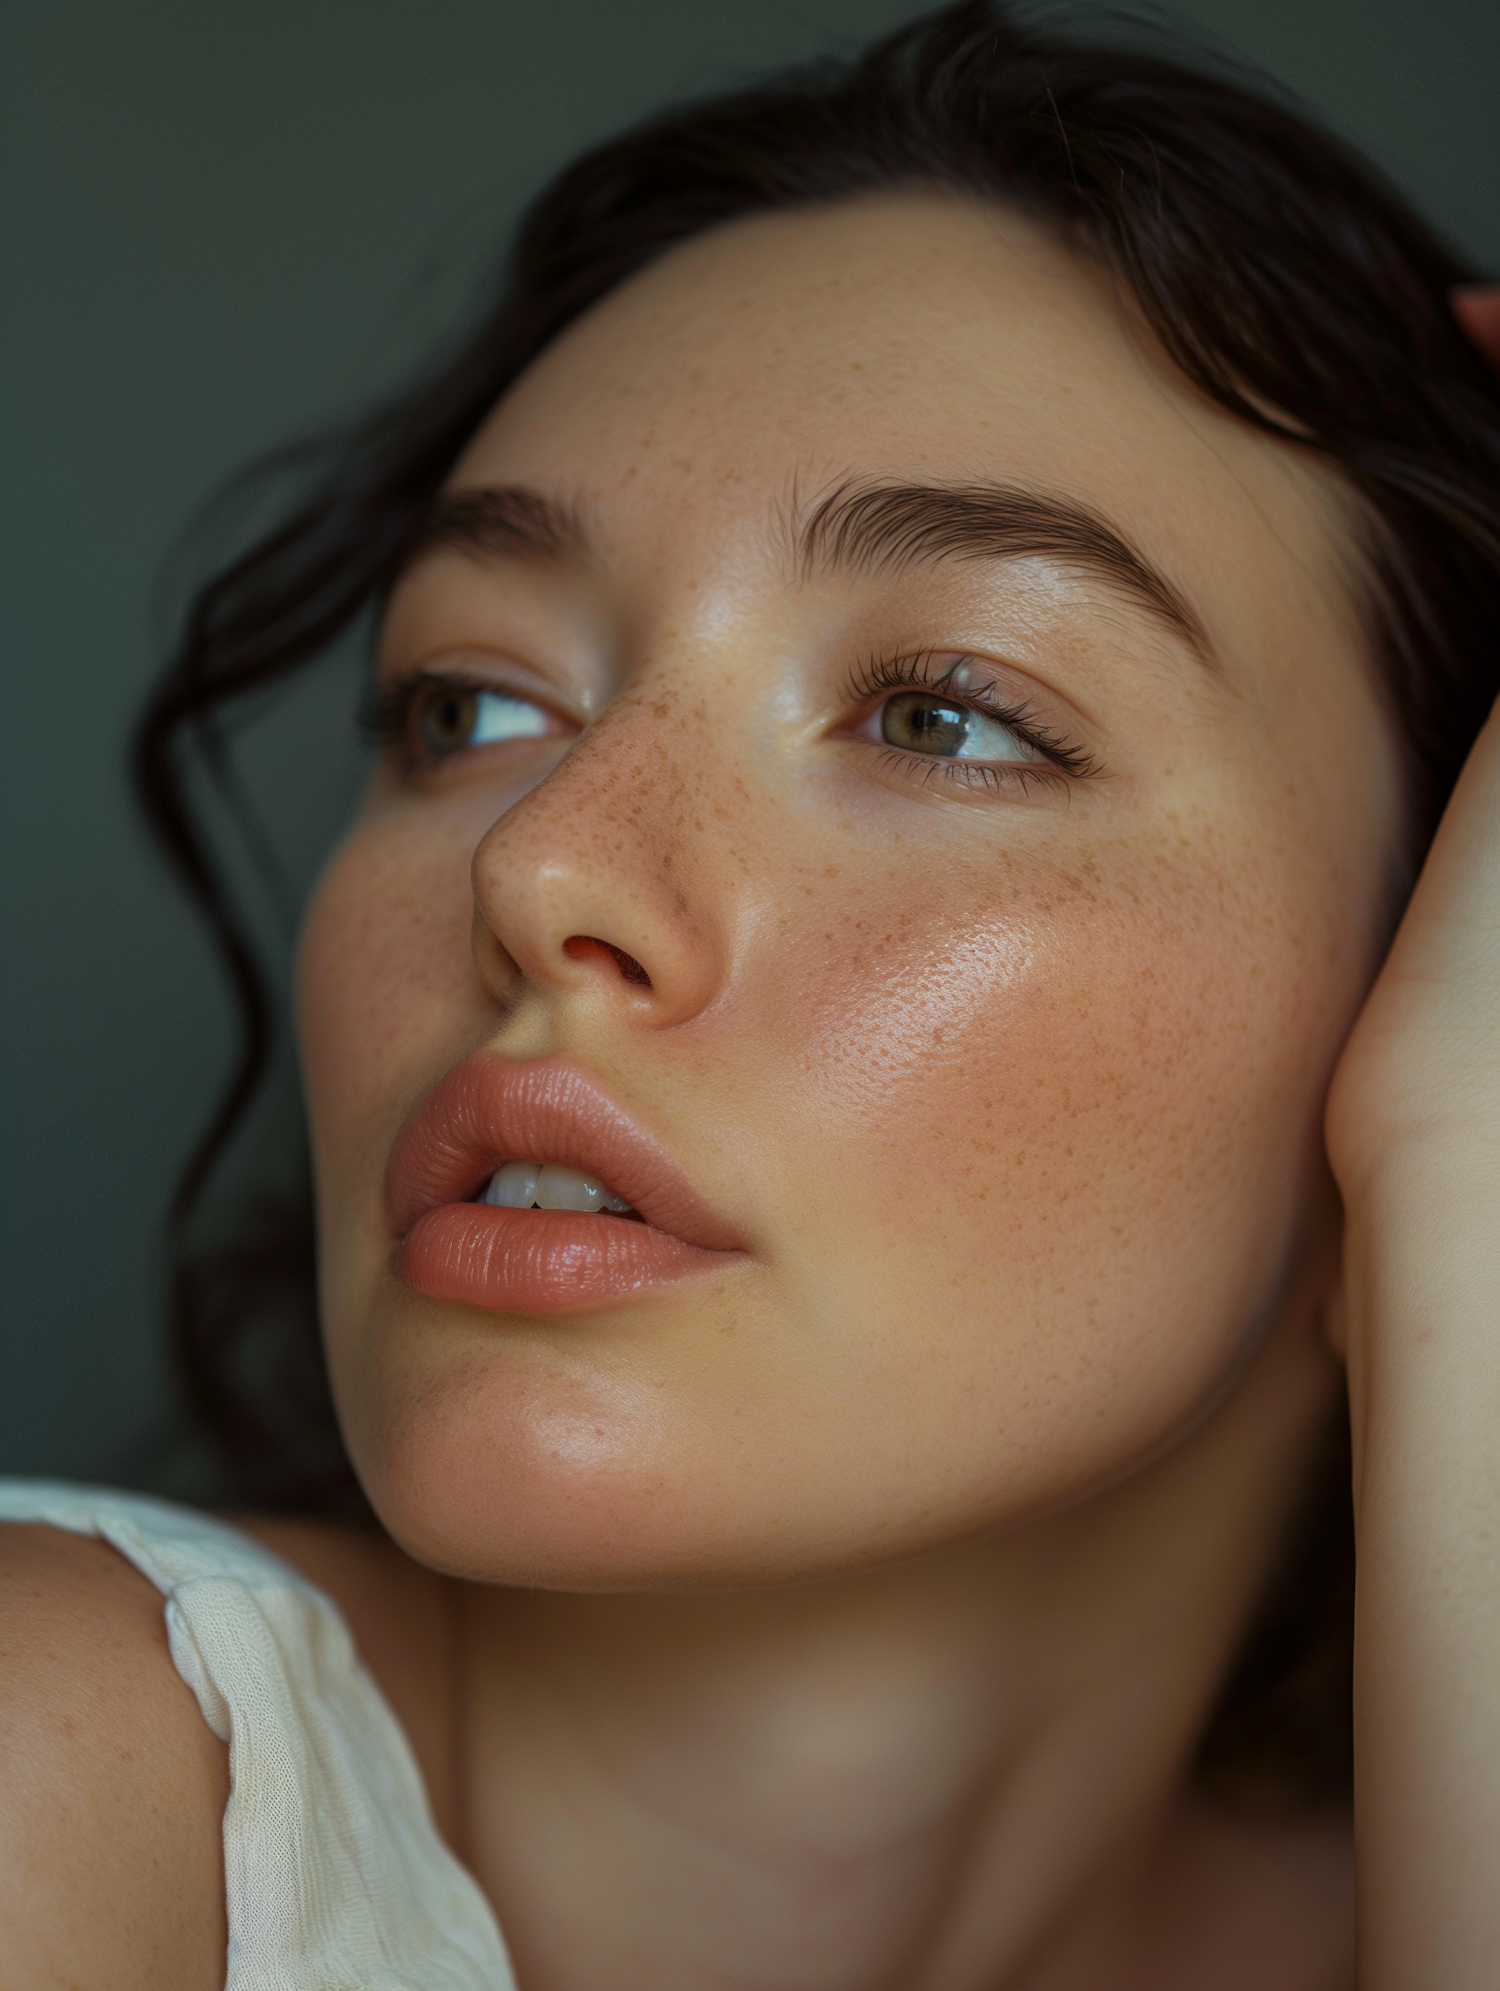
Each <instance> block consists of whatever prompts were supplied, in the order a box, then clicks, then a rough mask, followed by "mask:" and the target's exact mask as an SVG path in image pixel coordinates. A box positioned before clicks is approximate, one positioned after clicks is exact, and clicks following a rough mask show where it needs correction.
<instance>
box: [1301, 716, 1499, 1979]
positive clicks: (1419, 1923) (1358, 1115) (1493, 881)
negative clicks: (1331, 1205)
mask: <svg viewBox="0 0 1500 1991" xmlns="http://www.w3.org/2000/svg"><path fill="white" fill-rule="evenodd" d="M1329 1148H1330V1154H1331V1157H1332V1160H1333V1164H1334V1169H1335V1173H1336V1174H1337V1176H1338V1179H1339V1184H1340V1188H1341V1189H1342V1191H1343V1194H1344V1201H1345V1207H1346V1212H1347V1243H1346V1269H1347V1279H1346V1296H1345V1298H1346V1309H1347V1332H1348V1355H1349V1376H1350V1398H1351V1409H1352V1415H1353V1426H1354V1448H1355V1482H1354V1496H1355V1525H1356V1532H1357V1538H1358V1547H1359V1601H1358V1625H1357V1633H1356V1656H1355V1705H1356V1720H1355V1752H1356V1753H1355V1762H1356V1829H1357V1836H1358V1846H1359V1884H1360V1935H1361V1973H1360V1979H1359V1982H1360V1987H1361V1991H1488V1988H1489V1987H1492V1986H1493V1985H1494V1984H1495V1983H1496V1982H1497V1973H1500V1962H1497V1959H1500V717H1492V718H1491V720H1490V722H1489V724H1488V726H1487V727H1486V728H1485V730H1484V732H1483V734H1482V735H1481V737H1480V740H1479V742H1478V744H1477V746H1476V748H1475V750H1474V753H1473V755H1472V756H1471V759H1470V762H1469V765H1468V767H1467V768H1466V770H1465V772H1464V775H1463V778H1462V780H1461V782H1460V784H1459V786H1458V789H1457V790H1456V791H1455V794H1454V798H1453V801H1452V803H1451V805H1450V807H1449V810H1448V813H1447V815H1446V816H1445V818H1444V822H1443V825H1442V827H1441V830H1440V832H1439V835H1438V838H1437V841H1436V842H1435V844H1434V846H1433V850H1432V853H1431V856H1430V858H1429V860H1428V863H1427V865H1426V867H1425V868H1424V871H1423V875H1422V878H1421V881H1420V883H1419V885H1418V888H1417V891H1416V893H1415V895H1414V896H1413V899H1412V902H1411V905H1410V907H1409V909H1408V912H1407V915H1406V918H1405V919H1404V920H1403V922H1402V926H1401V930H1400V932H1399V934H1398V936H1397V939H1396V944H1395V946H1394V947H1393V949H1392V952H1391V955H1390V959H1389V961H1388V962H1387V964H1386V967H1385V969H1384V970H1383V972H1382V974H1381V976H1380V979H1379V981H1378V982H1377V984H1376V986H1375V989H1374V991H1373V992H1372V995H1371V998H1370V1001H1369V1003H1368V1005H1367V1007H1366V1009H1365V1011H1364V1014H1363V1015H1362V1016H1361V1018H1360V1021H1359V1024H1358V1026H1357V1027H1356V1029H1355V1032H1354V1034H1353V1036H1352V1037H1351V1039H1350V1042H1349V1046H1348V1049H1347V1051H1346V1053H1345V1056H1344V1059H1343V1061H1342V1063H1341V1065H1340V1068H1339V1072H1338V1075H1337V1077H1336V1080H1335V1084H1334V1089H1333V1094H1332V1098H1331V1101H1330V1108H1329Z"/></svg>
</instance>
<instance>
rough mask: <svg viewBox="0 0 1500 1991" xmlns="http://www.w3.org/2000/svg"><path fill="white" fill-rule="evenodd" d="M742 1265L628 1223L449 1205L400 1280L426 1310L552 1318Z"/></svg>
mask: <svg viewBox="0 0 1500 1991" xmlns="http://www.w3.org/2000/svg"><path fill="white" fill-rule="evenodd" d="M743 1255H744V1254H743V1253H742V1252H738V1251H704V1250H702V1249H701V1248H700V1247H699V1246H698V1245H694V1244H684V1242H683V1241H682V1239H681V1238H678V1237H672V1236H670V1235H669V1234H668V1233H667V1232H666V1231H659V1230H654V1229H653V1228H652V1227H651V1225H650V1224H642V1223H636V1222H634V1221H632V1220H631V1219H629V1218H625V1217H607V1216H603V1215H584V1214H575V1213H573V1212H571V1211H567V1210H500V1209H494V1208H492V1207H491V1206H490V1205H488V1204H484V1203H444V1204H441V1205H440V1206H439V1207H438V1208H437V1209H435V1210H429V1211H428V1212H427V1213H426V1215H425V1216H422V1217H419V1218H418V1219H417V1221H416V1223H414V1224H413V1225H412V1227H411V1229H410V1230H409V1231H408V1232H407V1234H406V1237H405V1238H404V1239H403V1241H402V1243H401V1247H400V1249H399V1251H398V1252H397V1254H396V1264H395V1270H396V1276H397V1278H398V1279H400V1280H401V1281H402V1283H403V1284H405V1285H407V1286H410V1287H412V1288H413V1290H414V1291H416V1292H418V1293H422V1294H425V1295H426V1297H427V1298H428V1299H430V1300H451V1301H456V1302H457V1303H458V1304H459V1305H460V1306H469V1307H484V1308H486V1309H487V1310H488V1311H489V1312H491V1313H530V1314H555V1313H573V1312H576V1311H578V1310H579V1309H581V1308H584V1307H591V1306H598V1305H599V1304H600V1302H601V1301H606V1300H618V1299H622V1298H624V1297H626V1296H627V1295H629V1294H631V1293H640V1292H644V1291H646V1290H647V1289H649V1288H650V1287H653V1286H665V1285H671V1284H674V1283H675V1282H676V1281H677V1280H679V1279H689V1278H692V1277H693V1276H694V1274H696V1273H701V1272H711V1271H715V1270H717V1269H719V1268H720V1267H722V1266H724V1265H726V1264H729V1263H731V1262H737V1261H738V1260H739V1259H740V1258H742V1257H743Z"/></svg>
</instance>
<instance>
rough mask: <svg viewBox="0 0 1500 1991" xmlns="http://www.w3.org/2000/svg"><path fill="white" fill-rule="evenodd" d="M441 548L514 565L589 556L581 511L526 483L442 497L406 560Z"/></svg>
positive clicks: (435, 505) (450, 492) (490, 485)
mask: <svg viewBox="0 0 1500 1991" xmlns="http://www.w3.org/2000/svg"><path fill="white" fill-rule="evenodd" d="M437 546H451V547H453V548H454V549H455V550H456V551H458V552H460V553H471V554H478V555H479V556H480V557H481V558H491V559H495V558H498V559H511V560H517V559H519V560H546V561H552V560H581V559H586V558H587V557H588V555H589V552H590V547H589V539H588V534H587V533H586V532H585V531H584V529H583V524H582V521H581V520H580V518H579V516H578V513H577V511H576V509H575V508H574V507H573V506H572V505H569V504H563V503H560V502H559V501H558V500H557V499H556V498H549V497H547V496H546V495H545V494H544V493H543V492H541V491H533V490H531V489H530V488H529V487H528V486H526V485H524V484H486V485H481V486H478V487H476V488H474V489H471V490H467V491H462V490H461V491H444V492H441V493H440V494H439V496H438V498H437V501H436V502H435V504H434V505H433V508H432V511H431V513H430V514H429V516H428V518H427V521H426V523H425V524H424V526H423V527H422V530H421V532H420V533H419V534H418V536H417V538H416V541H415V543H414V544H413V546H412V547H411V550H410V552H409V553H408V555H407V558H408V559H411V558H415V556H416V555H417V554H419V553H426V552H428V551H429V550H430V549H431V548H433V547H437Z"/></svg>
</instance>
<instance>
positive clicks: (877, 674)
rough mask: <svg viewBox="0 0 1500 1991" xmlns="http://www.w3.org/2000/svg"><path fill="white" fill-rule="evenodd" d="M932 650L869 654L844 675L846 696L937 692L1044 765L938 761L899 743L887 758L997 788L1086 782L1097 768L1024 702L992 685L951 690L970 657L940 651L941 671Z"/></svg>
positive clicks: (865, 698) (929, 774) (863, 700)
mask: <svg viewBox="0 0 1500 1991" xmlns="http://www.w3.org/2000/svg"><path fill="white" fill-rule="evenodd" d="M938 654H939V653H938V652H936V651H932V650H919V651H916V652H915V653H912V652H908V653H907V654H906V655H904V656H872V657H870V658H868V659H867V660H866V661H865V662H864V663H863V664H861V665H859V666H858V667H857V668H856V669H854V670H851V671H850V673H849V678H848V694H849V698H850V701H851V703H858V704H869V703H870V702H871V701H872V700H873V699H876V698H878V697H879V696H880V694H881V693H882V692H893V691H939V692H942V693H944V694H945V695H946V696H947V697H948V698H950V699H951V700H952V702H953V703H954V704H955V705H964V706H968V707H969V708H970V709H971V710H973V711H975V712H982V713H983V714H984V715H985V717H986V718H987V719H994V720H996V721H997V722H998V723H999V724H1000V725H1002V726H1005V727H1008V728H1009V730H1010V731H1011V732H1012V733H1014V734H1015V736H1016V738H1017V739H1019V740H1024V741H1025V743H1026V745H1027V746H1028V747H1031V748H1033V749H1034V750H1035V751H1036V752H1037V753H1039V754H1040V755H1041V756H1042V759H1043V760H1044V761H1045V762H1046V763H1047V765H1046V766H1045V767H1043V766H1039V765H1037V764H1036V763H1035V762H1033V763H1031V765H1029V766H1028V765H1027V764H1026V762H1024V761H1007V762H1004V763H1003V764H1002V763H999V762H991V761H962V760H939V759H934V758H930V757H929V756H927V755H925V754H911V753H903V752H902V750H901V749H900V748H899V747H891V748H888V749H887V758H888V759H889V760H890V761H891V762H900V763H901V764H902V766H903V767H910V768H912V769H915V770H917V771H919V772H920V773H921V776H922V778H923V780H924V781H930V780H931V779H932V778H933V777H934V776H936V777H937V778H938V779H940V780H945V781H954V780H956V781H958V782H960V783H961V785H963V786H964V787H968V788H974V787H980V788H988V789H991V790H994V789H997V788H1001V787H1003V786H1004V785H1005V784H1006V783H1007V782H1011V781H1019V782H1020V783H1021V784H1022V786H1023V787H1024V786H1025V785H1026V784H1027V782H1029V781H1054V780H1056V779H1057V778H1058V776H1059V775H1064V776H1066V777H1067V778H1068V779H1069V780H1071V781H1087V780H1089V779H1090V777H1092V776H1094V775H1097V774H1098V773H1099V772H1100V765H1099V762H1098V760H1097V758H1096V757H1095V756H1094V755H1093V754H1091V753H1090V752H1089V750H1088V748H1087V747H1081V746H1078V745H1076V744H1075V743H1074V742H1073V741H1071V740H1069V739H1066V738H1065V737H1064V736H1063V735H1062V734H1061V733H1057V732H1054V731H1053V729H1052V728H1051V727H1050V726H1048V725H1047V724H1046V722H1045V721H1044V720H1042V719H1039V718H1038V717H1037V715H1036V713H1035V712H1034V711H1033V710H1032V708H1031V707H1030V706H1029V705H1028V704H1027V703H1026V702H1025V700H1024V699H1023V700H1019V701H1017V700H1012V699H1006V698H1003V697H1002V696H1001V694H1000V693H999V691H998V690H997V689H996V688H995V686H994V685H993V684H979V685H971V686H967V687H965V689H964V690H962V691H955V690H953V689H952V686H951V682H950V680H951V679H952V677H953V674H954V672H955V671H957V669H958V668H959V666H960V665H961V664H967V663H970V662H971V661H972V659H971V658H969V657H967V656H954V655H953V654H952V653H951V652H944V653H943V657H944V661H943V664H942V668H941V669H937V670H934V668H933V666H934V664H935V662H936V661H937V658H938Z"/></svg>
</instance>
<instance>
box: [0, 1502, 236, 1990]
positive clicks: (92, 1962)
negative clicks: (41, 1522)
mask: <svg viewBox="0 0 1500 1991" xmlns="http://www.w3.org/2000/svg"><path fill="white" fill-rule="evenodd" d="M228 1796H229V1762H228V1751H227V1750H226V1748H225V1747H224V1745H223V1744H222V1743H221V1742H220V1741H218V1739H217V1738H216V1737H215V1736H214V1735H213V1733H212V1732H211V1731H210V1729H209V1728H208V1726H207V1724H206V1723H205V1722H204V1720H203V1717H202V1715H201V1714H200V1713H199V1712H198V1706H197V1703H196V1702H195V1701H194V1699H193V1697H192V1694H191V1693H190V1692H189V1691H188V1689H187V1687H186V1686H184V1684H183V1682H182V1680H181V1679H180V1678H179V1677H178V1674H177V1670H176V1668H175V1667H174V1666H173V1664H172V1657H171V1654H170V1652H169V1651H168V1649H167V1634H166V1627H165V1625H164V1623H163V1621H162V1608H161V1597H160V1595H159V1594H158V1592H157V1591H156V1590H155V1588H154V1587H153V1586H152V1585H151V1584H150V1583H148V1582H147V1581H146V1579H145V1577H143V1576H140V1575H138V1574H137V1572H136V1571H135V1570H134V1569H132V1568H131V1567H130V1565H129V1564H128V1563H126V1562H125V1561H124V1559H123V1558H122V1557H120V1556H118V1555H116V1553H115V1552H114V1550H113V1549H111V1548H108V1547H106V1546H105V1545H104V1544H103V1543H102V1542H92V1541H82V1540H79V1539H77V1538H76V1537H74V1536H72V1535H64V1534H60V1533H59V1532H58V1531H57V1530H56V1529H53V1528H31V1527H4V1528H0V1985H3V1986H4V1987H5V1991H75V1987H79V1991H82V1987H89V1991H92V1987H98V1988H99V1991H104V1987H106V1986H108V1987H111V1991H214V1988H215V1987H216V1986H220V1985H222V1984H223V1982H224V1945H225V1940H226V1930H225V1924H224V1877H223V1859H222V1855H221V1852H220V1843H219V1821H220V1819H221V1818H222V1817H223V1813H224V1805H225V1803H226V1801H227V1799H228Z"/></svg>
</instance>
